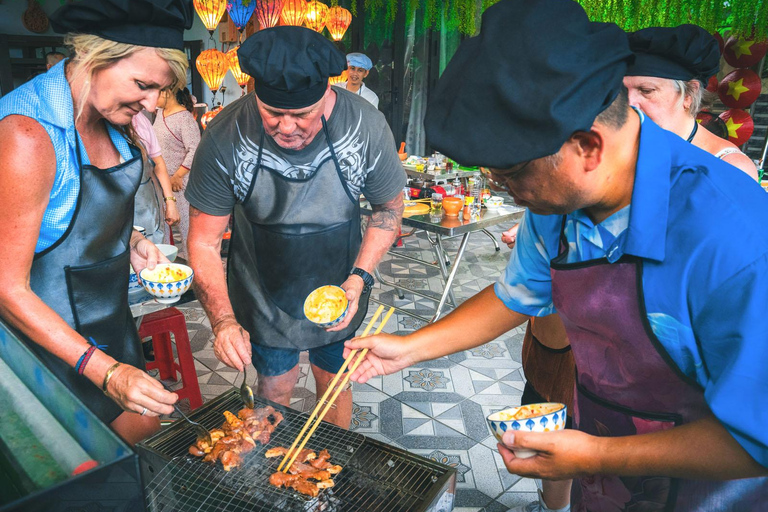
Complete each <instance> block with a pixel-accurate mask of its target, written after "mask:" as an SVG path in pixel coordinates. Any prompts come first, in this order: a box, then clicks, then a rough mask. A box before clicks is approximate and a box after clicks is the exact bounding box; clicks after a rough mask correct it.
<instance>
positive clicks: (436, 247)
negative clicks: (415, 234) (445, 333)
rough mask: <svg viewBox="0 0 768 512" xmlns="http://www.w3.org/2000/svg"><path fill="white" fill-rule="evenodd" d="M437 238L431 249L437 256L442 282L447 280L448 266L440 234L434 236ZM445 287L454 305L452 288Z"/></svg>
mask: <svg viewBox="0 0 768 512" xmlns="http://www.w3.org/2000/svg"><path fill="white" fill-rule="evenodd" d="M435 238H436V239H437V240H436V241H435V243H434V244H432V251H433V252H434V253H435V257H436V258H437V262H438V266H439V267H440V274H442V276H443V282H444V283H447V282H448V275H449V274H448V266H447V265H446V264H445V259H446V255H445V247H443V237H442V235H436V237H435ZM446 289H447V290H448V297H449V298H450V299H451V305H452V306H453V307H456V296H455V295H454V294H453V290H451V287H450V286H446ZM443 293H445V290H443Z"/></svg>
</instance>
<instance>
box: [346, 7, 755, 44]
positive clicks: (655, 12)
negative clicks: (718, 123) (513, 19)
mask: <svg viewBox="0 0 768 512" xmlns="http://www.w3.org/2000/svg"><path fill="white" fill-rule="evenodd" d="M498 1H499V0H443V1H440V0H356V1H354V0H353V1H352V5H351V11H352V14H353V15H356V14H357V8H358V5H357V4H358V2H359V3H360V4H361V5H360V6H362V7H364V9H365V13H366V21H367V23H366V39H368V40H371V41H372V42H373V41H377V42H381V41H383V40H385V39H391V36H392V29H393V26H394V21H395V16H396V15H397V12H398V9H401V8H402V9H405V19H407V20H410V19H413V18H412V17H413V16H414V14H415V13H416V11H420V17H419V19H420V20H423V23H420V25H422V26H421V27H419V31H421V30H430V29H437V28H439V27H440V24H441V23H443V24H444V26H445V27H446V28H448V29H449V30H457V31H458V32H459V33H461V34H464V35H474V34H475V33H476V32H477V29H478V28H479V22H480V20H479V19H477V14H478V13H479V12H481V11H485V9H487V8H488V7H490V6H492V5H493V4H495V3H496V2H498ZM577 1H578V2H579V3H580V4H581V5H582V7H584V10H585V11H586V12H587V14H588V15H589V17H590V19H591V20H593V21H604V22H612V23H616V24H617V25H619V26H620V27H621V28H623V29H624V30H627V31H634V30H639V29H641V28H646V27H674V26H677V25H681V24H683V23H693V24H694V25H699V26H700V27H703V28H704V29H706V30H708V31H710V32H716V31H719V30H720V31H721V30H723V29H724V28H726V27H727V28H728V29H730V34H731V35H735V36H743V37H748V38H750V39H752V38H756V39H759V40H765V39H768V0H727V1H726V0H577ZM336 2H338V0H331V3H336ZM369 29H370V30H371V31H372V32H371V33H370V34H369V33H368V30H369ZM510 30H514V27H513V26H510Z"/></svg>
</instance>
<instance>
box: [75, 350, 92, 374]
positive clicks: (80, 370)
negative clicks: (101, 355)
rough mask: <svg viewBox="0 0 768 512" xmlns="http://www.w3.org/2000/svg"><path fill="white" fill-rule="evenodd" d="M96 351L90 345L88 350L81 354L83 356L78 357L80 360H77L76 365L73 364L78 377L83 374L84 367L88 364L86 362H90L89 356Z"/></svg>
mask: <svg viewBox="0 0 768 512" xmlns="http://www.w3.org/2000/svg"><path fill="white" fill-rule="evenodd" d="M95 351H96V346H95V345H91V346H90V347H88V350H86V351H85V352H83V355H81V356H80V359H78V360H77V364H75V370H77V373H78V375H82V374H83V372H85V365H87V364H88V361H90V360H91V356H92V355H93V353H94V352H95Z"/></svg>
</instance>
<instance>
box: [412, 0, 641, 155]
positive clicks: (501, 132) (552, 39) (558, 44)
mask: <svg viewBox="0 0 768 512" xmlns="http://www.w3.org/2000/svg"><path fill="white" fill-rule="evenodd" d="M631 59H632V52H631V51H630V50H629V45H628V43H627V37H626V34H625V32H624V31H623V30H621V29H620V28H619V27H617V26H616V25H613V24H608V23H591V22H590V21H589V19H588V18H587V15H586V13H585V12H584V9H582V8H581V6H579V4H577V3H576V2H573V1H571V0H502V1H501V2H499V3H497V4H495V5H494V6H493V7H490V8H488V9H487V10H486V11H485V13H484V14H483V20H482V29H481V31H480V34H479V35H478V36H477V37H473V38H471V39H468V40H466V41H464V42H463V43H462V44H461V46H460V47H459V49H458V51H457V52H456V55H454V57H453V59H451V61H450V62H449V63H448V66H447V67H446V69H445V72H444V73H443V76H442V77H441V78H440V81H439V82H438V84H437V87H436V90H435V93H434V94H433V96H432V99H431V101H430V102H429V106H428V108H427V115H426V118H425V121H424V125H425V128H426V132H427V139H428V141H429V143H430V144H431V145H432V146H433V147H434V148H436V149H437V150H439V151H440V152H441V153H443V154H446V155H448V156H450V157H451V158H453V159H454V160H457V161H458V162H459V163H461V164H464V165H482V166H486V167H494V168H498V169H506V168H509V167H512V166H513V165H515V164H518V163H521V162H525V161H528V160H532V159H535V158H541V157H544V156H547V155H551V154H553V153H557V152H558V151H559V150H560V148H561V147H562V145H563V144H564V143H565V141H567V140H568V138H569V137H570V136H571V135H572V134H573V133H574V132H576V131H579V130H589V129H590V128H591V127H592V124H593V122H594V120H595V117H597V115H598V114H599V113H600V112H602V111H603V110H604V109H605V108H607V107H608V106H609V105H610V104H611V102H612V101H613V100H614V99H615V98H616V96H617V95H618V93H619V91H621V89H622V87H623V84H622V79H623V77H624V72H625V71H626V68H627V61H628V60H631Z"/></svg>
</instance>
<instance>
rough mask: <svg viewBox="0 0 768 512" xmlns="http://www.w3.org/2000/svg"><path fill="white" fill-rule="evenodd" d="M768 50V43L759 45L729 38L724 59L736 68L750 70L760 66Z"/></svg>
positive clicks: (724, 50)
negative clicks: (757, 65)
mask: <svg viewBox="0 0 768 512" xmlns="http://www.w3.org/2000/svg"><path fill="white" fill-rule="evenodd" d="M767 50H768V41H764V42H762V43H758V42H757V41H749V40H746V39H737V38H735V37H729V38H728V41H726V43H725V48H724V49H723V58H724V59H725V62H727V63H728V64H730V65H731V66H733V67H735V68H749V67H752V66H754V65H756V64H758V63H759V62H760V60H761V59H762V58H763V57H764V56H765V53H766V51H767Z"/></svg>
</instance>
